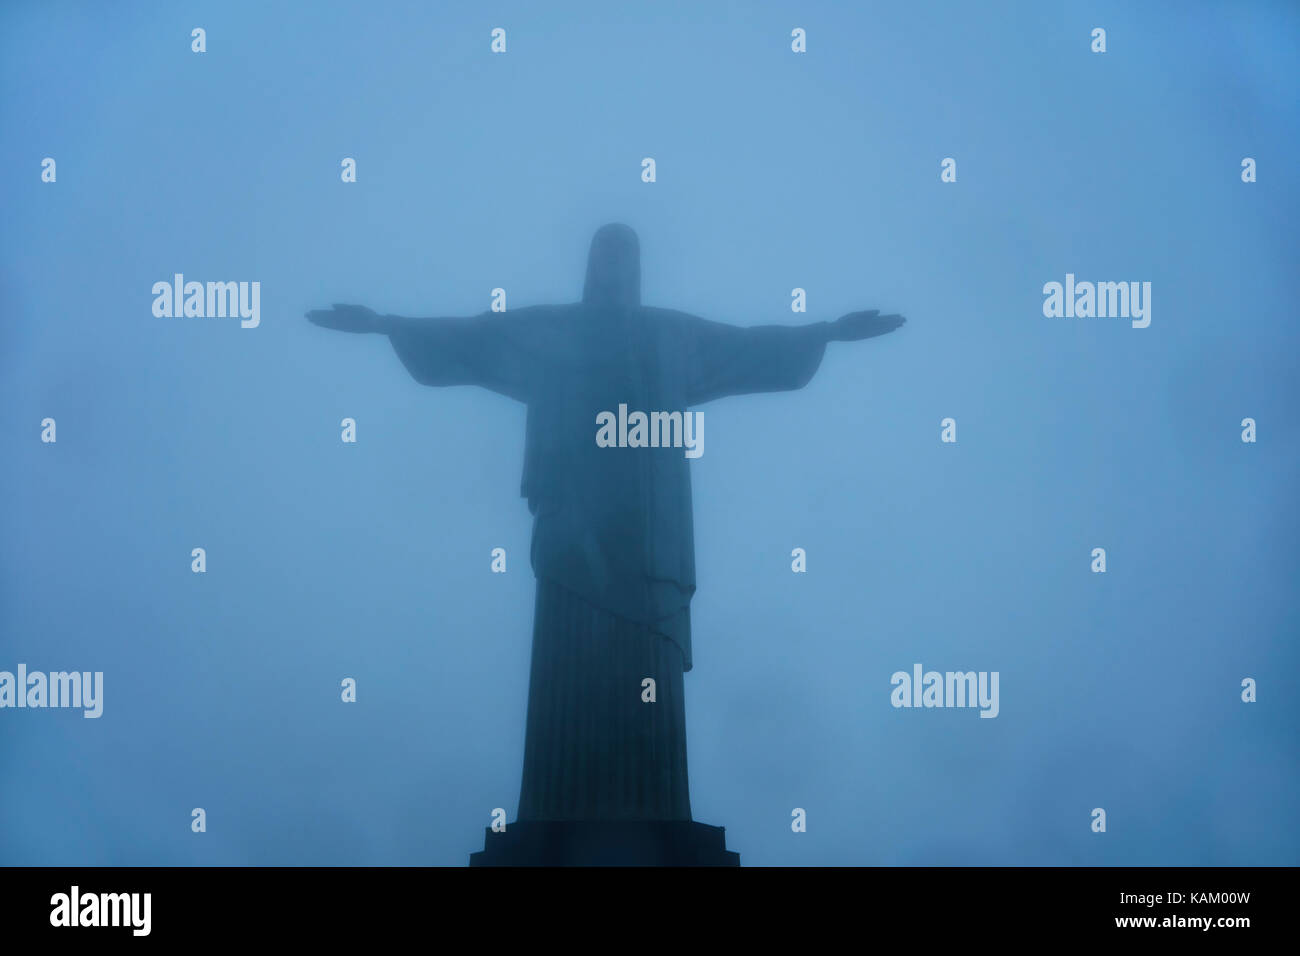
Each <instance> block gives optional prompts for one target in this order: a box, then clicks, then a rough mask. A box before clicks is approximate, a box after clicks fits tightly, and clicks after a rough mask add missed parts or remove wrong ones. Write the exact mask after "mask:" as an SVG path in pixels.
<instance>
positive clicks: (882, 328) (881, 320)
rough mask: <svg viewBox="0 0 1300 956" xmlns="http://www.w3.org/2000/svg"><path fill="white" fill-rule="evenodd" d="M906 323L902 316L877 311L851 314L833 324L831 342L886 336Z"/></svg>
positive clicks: (841, 317)
mask: <svg viewBox="0 0 1300 956" xmlns="http://www.w3.org/2000/svg"><path fill="white" fill-rule="evenodd" d="M906 321H907V320H906V319H904V318H903V317H902V316H901V315H881V314H880V312H879V310H877V309H872V310H871V311H870V312H850V313H849V314H848V315H843V316H840V317H839V318H838V319H836V320H835V321H834V322H832V323H831V341H834V342H856V341H857V340H858V339H869V338H873V337H875V336H877V335H885V334H887V333H889V332H892V331H894V329H897V328H899V327H900V326H901V325H902V324H903V323H904V322H906Z"/></svg>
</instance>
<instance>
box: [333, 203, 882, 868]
mask: <svg viewBox="0 0 1300 956" xmlns="http://www.w3.org/2000/svg"><path fill="white" fill-rule="evenodd" d="M640 262H641V260H640V247H639V244H638V242H637V237H636V233H635V232H633V231H632V230H631V229H630V228H628V227H627V226H623V225H608V226H604V227H602V228H601V229H600V230H598V231H597V232H596V235H595V237H594V238H593V239H592V242H591V252H590V255H589V258H588V260H587V278H586V285H585V286H584V288H583V293H582V301H581V302H578V303H574V304H572V305H555V306H534V307H530V308H522V309H510V310H509V311H506V312H485V313H483V314H482V315H478V316H474V317H472V318H443V319H408V318H401V317H398V316H391V315H377V314H376V313H374V312H372V311H371V310H369V309H367V308H364V307H362V306H355V305H335V306H334V307H333V308H332V309H326V310H320V311H313V312H309V313H308V318H309V319H311V321H312V322H314V323H316V324H317V325H320V326H324V327H325V328H329V329H337V330H340V331H345V332H376V333H380V334H383V335H387V336H388V337H389V340H390V341H391V342H392V343H393V348H394V349H395V350H396V351H397V355H398V357H399V358H400V359H401V361H402V363H403V364H404V365H405V366H406V369H407V371H409V372H410V373H411V375H412V376H413V377H414V378H415V380H416V381H417V382H419V383H421V384H423V385H479V386H482V387H484V388H487V389H491V390H492V391H494V392H499V393H501V394H502V395H507V396H509V397H510V398H513V399H516V400H517V401H520V402H524V403H525V404H526V405H527V406H528V420H527V421H528V423H527V432H526V436H525V446H524V468H523V484H522V492H521V493H522V495H523V497H525V498H527V499H528V507H529V509H530V510H531V512H532V514H533V516H534V523H533V541H532V565H533V572H534V573H535V574H536V576H537V603H536V610H535V614H534V620H533V650H532V672H531V677H530V679H529V690H528V718H527V728H526V734H525V743H524V769H523V783H522V786H521V789H520V794H519V815H518V822H517V823H513V824H510V825H509V827H508V828H507V832H510V831H511V830H515V829H517V828H522V829H523V830H524V831H525V832H528V830H529V827H530V826H531V827H532V832H537V831H538V830H539V829H547V828H548V827H549V830H550V832H551V833H552V834H554V833H556V832H561V831H563V832H565V833H568V834H570V835H572V834H574V833H576V832H577V829H580V828H581V825H586V824H614V823H620V824H624V826H623V831H624V832H626V831H627V826H626V825H628V824H631V825H639V824H647V823H649V824H663V823H665V822H673V823H675V824H688V825H689V826H694V827H703V824H694V823H691V822H690V821H691V807H690V797H689V794H688V789H687V782H686V711H685V701H684V698H683V679H682V675H683V673H684V672H685V671H688V670H690V669H691V620H690V604H691V596H692V595H693V594H694V592H695V546H694V540H693V531H692V515H691V476H690V459H689V458H688V457H687V456H686V455H685V454H684V453H683V449H682V447H680V446H678V447H607V446H608V442H606V443H604V444H603V445H602V444H598V443H597V441H596V435H597V431H598V428H597V426H598V421H597V416H598V415H600V414H601V413H603V412H611V413H617V411H618V409H619V406H620V405H623V406H626V408H627V409H630V410H633V411H641V412H644V413H645V414H647V415H649V414H650V413H651V412H666V413H671V412H681V413H685V412H686V410H687V409H688V408H690V407H692V406H696V405H700V404H702V403H704V402H709V401H712V400H714V399H716V398H723V397H724V396H727V395H743V394H746V393H751V392H775V391H784V390H788V389H796V388H802V387H803V386H804V385H806V384H807V383H808V381H809V380H810V379H811V378H812V376H813V373H814V372H815V371H816V370H817V367H818V365H819V364H820V363H821V360H822V354H823V352H824V351H825V348H826V343H827V342H832V341H852V340H857V339H865V338H870V337H872V336H877V335H884V334H885V333H887V332H891V331H893V330H894V329H897V328H898V327H899V326H900V325H902V324H903V319H902V318H900V317H898V316H895V315H884V316H882V315H880V314H879V313H877V312H854V313H851V314H849V315H846V316H844V317H842V318H840V319H838V320H836V321H834V322H817V323H813V324H810V325H802V326H775V325H769V326H757V327H751V328H743V327H738V326H732V325H724V324H721V323H718V322H711V321H708V320H705V319H701V318H696V317H695V316H692V315H687V314H686V313H683V312H675V311H671V310H668V309H656V308H650V307H647V306H643V305H642V304H641V264H640ZM664 444H666V443H664ZM647 677H650V678H653V679H654V680H655V683H656V687H655V700H654V702H652V703H651V702H646V701H645V700H643V699H642V693H643V684H642V681H643V680H644V679H645V678H647ZM543 824H545V826H543ZM566 825H567V829H566ZM557 827H558V829H557ZM575 828H577V829H575ZM616 829H617V828H616ZM660 829H663V828H662V827H661V828H660ZM668 829H671V827H669V828H668ZM706 829H713V828H706ZM606 832H611V833H612V832H614V831H613V830H609V829H608V828H606ZM500 836H502V837H504V836H505V834H501V835H500ZM496 838H497V835H495V834H494V835H489V839H488V842H489V848H490V847H491V844H492V843H493V841H494V840H495V839H496ZM565 839H568V838H567V837H566V838H565ZM561 842H563V841H561ZM719 845H720V840H719ZM546 846H547V847H549V849H547V850H546V851H545V853H546V854H549V859H550V860H552V861H554V862H565V861H567V862H577V861H579V860H580V858H581V857H582V854H580V853H579V854H576V855H575V854H574V853H566V852H565V851H564V849H563V848H561V847H558V846H557V845H556V843H555V839H554V838H552V839H551V840H550V842H549V843H546ZM534 850H536V847H534ZM537 852H542V851H537ZM534 855H535V854H534ZM651 856H652V857H654V854H651ZM730 856H732V857H734V854H730ZM678 857H680V854H679V855H678ZM634 858H638V857H637V854H636V853H630V855H629V857H628V859H629V861H633V862H635V861H636V860H635V859H634ZM654 858H655V859H661V857H654ZM605 859H613V858H605ZM638 859H642V860H644V859H647V857H645V855H644V854H641V856H640V857H639V858H638ZM662 859H663V860H664V861H667V862H672V861H673V860H674V859H675V858H674V857H673V854H672V853H669V854H668V855H667V856H666V857H662ZM507 862H510V860H507ZM533 862H547V860H536V859H535V860H533Z"/></svg>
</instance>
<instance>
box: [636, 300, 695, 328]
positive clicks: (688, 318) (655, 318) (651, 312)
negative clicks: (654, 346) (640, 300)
mask: <svg viewBox="0 0 1300 956" xmlns="http://www.w3.org/2000/svg"><path fill="white" fill-rule="evenodd" d="M641 314H642V315H643V316H644V317H645V318H646V319H648V320H649V321H651V322H657V323H660V324H663V325H667V326H675V327H684V326H689V325H693V324H695V323H697V322H699V321H700V318H699V316H695V315H691V314H690V313H689V312H680V311H678V310H677V309H660V308H657V307H655V306H650V305H643V306H641Z"/></svg>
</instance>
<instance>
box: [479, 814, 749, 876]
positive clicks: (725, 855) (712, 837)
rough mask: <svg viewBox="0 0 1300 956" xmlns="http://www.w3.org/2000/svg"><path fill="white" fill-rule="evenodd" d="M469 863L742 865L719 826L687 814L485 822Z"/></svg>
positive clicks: (527, 864)
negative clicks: (499, 829) (480, 844)
mask: <svg viewBox="0 0 1300 956" xmlns="http://www.w3.org/2000/svg"><path fill="white" fill-rule="evenodd" d="M469 865H470V866H740V854H739V853H734V852H732V851H731V850H728V849H727V847H726V840H725V838H724V830H723V828H722V827H711V826H709V825H708V824H705V823H696V822H694V821H691V820H682V821H676V820H657V821H645V822H640V821H637V822H626V823H624V822H608V823H606V822H587V821H533V822H524V823H511V824H508V825H507V826H506V830H505V832H504V833H493V832H492V829H491V828H490V827H488V828H487V838H486V840H485V843H484V849H483V850H482V851H481V852H479V853H472V854H470V858H469Z"/></svg>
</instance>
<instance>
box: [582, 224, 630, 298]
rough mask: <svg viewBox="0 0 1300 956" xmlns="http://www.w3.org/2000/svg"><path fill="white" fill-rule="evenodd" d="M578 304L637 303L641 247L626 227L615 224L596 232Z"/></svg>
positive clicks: (602, 227) (592, 240) (628, 227)
mask: <svg viewBox="0 0 1300 956" xmlns="http://www.w3.org/2000/svg"><path fill="white" fill-rule="evenodd" d="M582 301H583V302H585V303H587V304H588V305H604V306H637V305H640V304H641V244H640V243H639V242H638V241H637V238H636V233H635V232H633V231H632V229H631V227H630V226H625V225H623V224H622V223H617V222H615V223H610V224H609V225H608V226H601V227H600V228H599V229H597V230H596V235H594V236H593V237H592V239H591V252H590V254H589V255H588V256H587V283H586V285H585V286H583V289H582Z"/></svg>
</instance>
